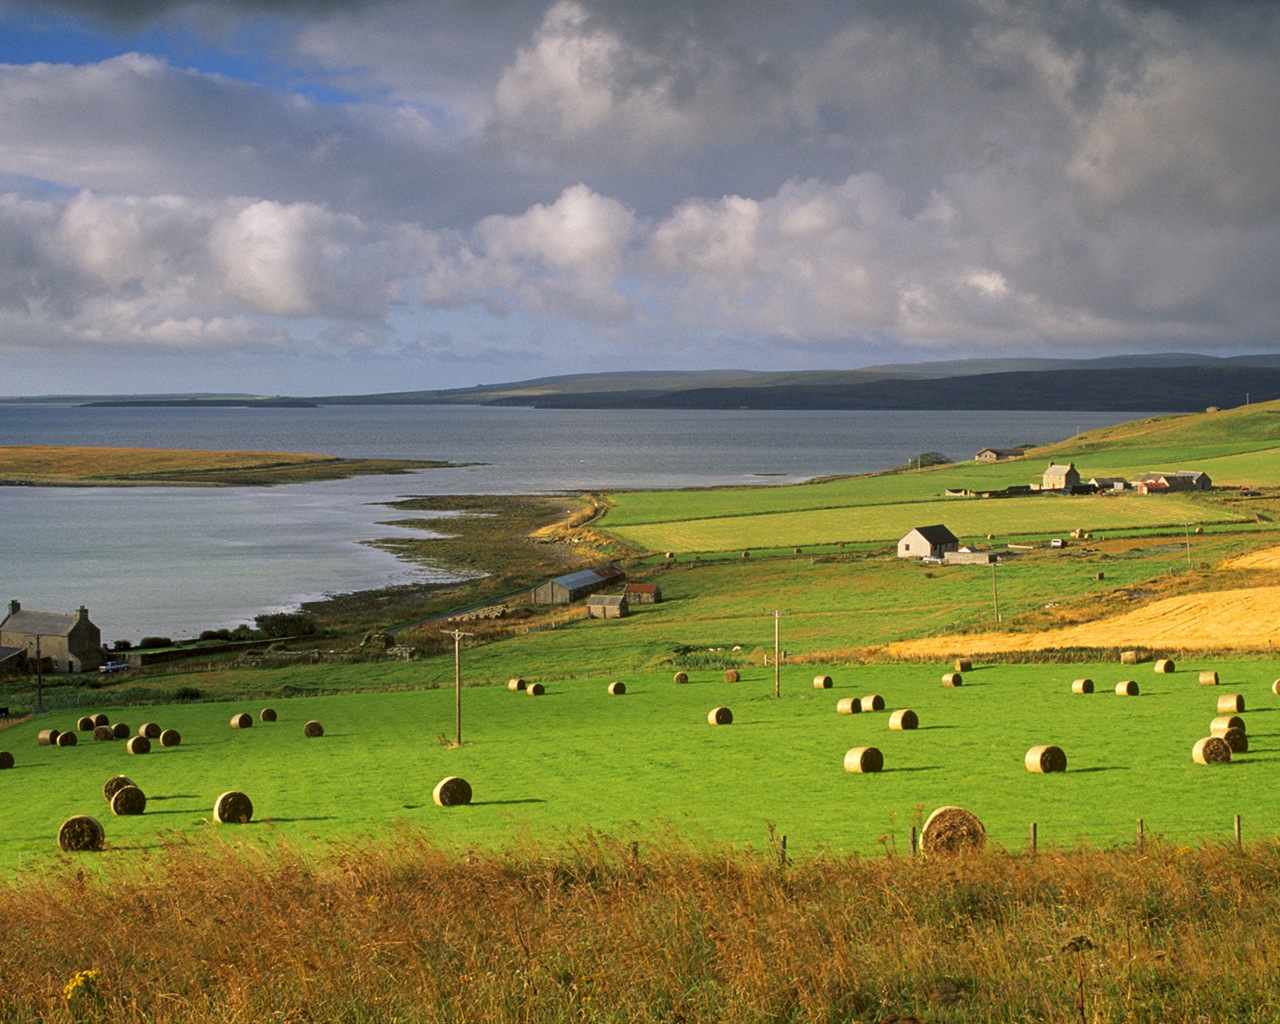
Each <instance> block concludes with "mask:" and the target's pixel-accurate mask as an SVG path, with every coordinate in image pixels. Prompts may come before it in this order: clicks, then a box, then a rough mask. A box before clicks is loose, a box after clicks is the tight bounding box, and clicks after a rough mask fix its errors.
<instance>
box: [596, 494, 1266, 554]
mask: <svg viewBox="0 0 1280 1024" xmlns="http://www.w3.org/2000/svg"><path fill="white" fill-rule="evenodd" d="M1240 518H1241V517H1240V515H1239V513H1238V512H1236V511H1234V510H1232V509H1230V508H1227V507H1224V506H1222V505H1220V504H1217V503H1212V502H1209V501H1205V500H1204V499H1202V498H1199V497H1197V496H1192V495H1185V494H1178V495H1164V496H1160V497H1142V496H1139V495H1136V494H1124V495H1114V496H1112V495H1108V496H1106V497H1103V496H1100V495H1089V496H1079V497H1061V496H1058V495H1053V496H1048V495H1042V496H1035V497H1025V498H1002V499H996V500H982V499H976V498H944V499H941V500H933V501H916V502H908V503H902V504H895V505H869V506H868V505H854V506H849V507H845V508H829V509H821V510H813V511H803V512H801V511H796V512H776V513H764V512H762V513H757V514H754V515H750V516H727V517H707V518H701V519H686V520H681V519H675V520H668V521H665V522H660V523H652V524H648V525H641V524H637V525H632V526H618V525H617V524H616V523H614V522H611V521H610V519H609V518H608V517H606V519H605V522H604V525H605V526H606V527H608V528H609V529H611V530H612V531H613V532H615V533H617V534H618V535H619V536H621V537H622V538H624V539H625V540H627V541H628V542H630V543H632V544H635V545H636V546H638V547H640V548H643V549H645V550H648V551H660V550H672V549H674V550H677V551H722V550H725V549H727V548H743V549H746V548H754V547H774V546H777V545H779V544H796V545H805V544H809V545H812V544H832V543H837V542H840V541H845V542H855V543H856V542H862V541H896V540H897V539H898V538H899V537H901V536H902V535H903V534H905V533H907V532H908V531H909V530H910V529H911V528H912V527H914V526H927V525H929V524H931V523H945V524H946V525H947V526H948V527H949V528H950V529H951V531H952V532H953V533H954V534H955V535H956V536H957V537H959V538H960V539H961V540H963V541H974V540H981V539H982V538H984V537H986V536H987V535H988V534H989V533H995V534H996V535H997V536H998V537H1008V536H1009V535H1010V534H1012V535H1015V536H1021V535H1035V534H1038V535H1042V536H1043V535H1047V534H1063V535H1065V534H1067V533H1070V532H1071V531H1072V530H1076V529H1083V530H1086V531H1089V532H1096V533H1103V532H1106V531H1109V530H1122V529H1135V528H1139V529H1155V528H1159V527H1166V528H1168V527H1173V526H1179V525H1181V524H1183V523H1188V522H1189V523H1193V524H1211V523H1229V522H1238V521H1239V520H1240Z"/></svg>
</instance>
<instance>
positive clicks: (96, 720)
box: [36, 714, 182, 754]
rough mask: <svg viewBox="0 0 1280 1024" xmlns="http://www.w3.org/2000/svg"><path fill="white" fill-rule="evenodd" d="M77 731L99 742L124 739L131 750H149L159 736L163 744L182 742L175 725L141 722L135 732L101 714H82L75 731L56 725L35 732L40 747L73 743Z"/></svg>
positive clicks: (173, 744) (169, 744)
mask: <svg viewBox="0 0 1280 1024" xmlns="http://www.w3.org/2000/svg"><path fill="white" fill-rule="evenodd" d="M77 732H87V733H89V735H90V737H91V738H92V739H93V740H95V741H97V742H100V743H105V742H110V741H112V740H125V741H126V743H125V747H126V749H127V750H128V751H129V753H130V754H149V753H151V741H152V740H158V741H159V743H160V745H161V746H162V747H176V746H178V745H179V744H180V743H181V742H182V734H181V733H179V732H178V730H177V729H162V728H161V727H160V726H159V725H157V724H156V723H155V722H143V723H142V725H140V726H138V732H137V735H136V736H135V735H131V733H132V732H133V730H132V729H130V728H129V726H128V725H126V724H125V723H124V722H114V723H113V722H112V721H111V719H109V718H108V717H107V716H106V715H104V714H97V715H84V716H82V717H81V718H79V719H78V720H77V721H76V732H71V731H66V732H63V731H60V730H58V729H41V730H40V731H39V732H38V733H36V742H37V743H38V744H40V745H41V746H42V747H49V746H56V747H74V746H76V734H77Z"/></svg>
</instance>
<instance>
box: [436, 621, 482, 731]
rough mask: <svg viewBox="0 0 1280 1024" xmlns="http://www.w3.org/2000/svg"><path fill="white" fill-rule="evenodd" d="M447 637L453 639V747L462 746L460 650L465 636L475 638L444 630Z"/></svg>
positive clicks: (460, 632)
mask: <svg viewBox="0 0 1280 1024" xmlns="http://www.w3.org/2000/svg"><path fill="white" fill-rule="evenodd" d="M440 632H442V633H443V634H444V635H445V636H451V637H453V745H454V746H455V747H460V746H462V655H461V654H460V653H459V648H460V645H461V643H462V638H463V637H464V636H475V634H474V633H464V632H462V630H460V629H452V630H451V629H442V630H441V631H440Z"/></svg>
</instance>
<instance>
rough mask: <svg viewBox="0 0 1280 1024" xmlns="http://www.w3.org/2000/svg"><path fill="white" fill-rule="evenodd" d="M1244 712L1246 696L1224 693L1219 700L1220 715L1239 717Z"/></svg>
mask: <svg viewBox="0 0 1280 1024" xmlns="http://www.w3.org/2000/svg"><path fill="white" fill-rule="evenodd" d="M1243 710H1244V694H1240V693H1224V694H1223V695H1222V696H1221V697H1219V698H1218V714H1220V715H1238V714H1240V712H1242V711H1243Z"/></svg>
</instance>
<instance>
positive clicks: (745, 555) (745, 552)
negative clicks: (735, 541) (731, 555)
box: [742, 551, 751, 558]
mask: <svg viewBox="0 0 1280 1024" xmlns="http://www.w3.org/2000/svg"><path fill="white" fill-rule="evenodd" d="M742 557H743V558H750V557H751V552H750V551H744V552H742Z"/></svg>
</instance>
